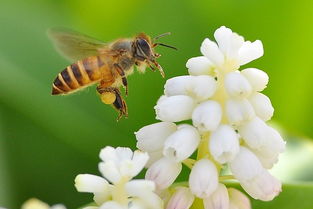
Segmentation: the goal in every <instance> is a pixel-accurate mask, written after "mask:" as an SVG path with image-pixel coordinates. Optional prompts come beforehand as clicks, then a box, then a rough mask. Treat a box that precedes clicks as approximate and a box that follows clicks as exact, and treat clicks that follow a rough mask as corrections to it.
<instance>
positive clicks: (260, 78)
mask: <svg viewBox="0 0 313 209" xmlns="http://www.w3.org/2000/svg"><path fill="white" fill-rule="evenodd" d="M240 72H241V74H242V75H243V76H245V77H246V79H247V80H248V81H249V83H250V85H251V86H252V88H253V90H254V91H263V90H264V89H265V88H266V85H267V83H268V80H269V78H268V75H267V74H266V73H265V72H264V71H262V70H259V69H256V68H247V69H244V70H242V71H240Z"/></svg>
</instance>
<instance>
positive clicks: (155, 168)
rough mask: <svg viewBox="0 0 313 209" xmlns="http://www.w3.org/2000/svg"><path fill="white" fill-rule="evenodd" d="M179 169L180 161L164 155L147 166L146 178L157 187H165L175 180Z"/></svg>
mask: <svg viewBox="0 0 313 209" xmlns="http://www.w3.org/2000/svg"><path fill="white" fill-rule="evenodd" d="M181 169H182V164H181V163H177V162H175V161H174V160H171V159H169V158H166V157H164V158H161V159H160V160H158V161H156V162H155V163H153V164H152V165H151V166H150V167H149V168H148V170H147V172H146V179H148V180H152V181H154V182H155V183H156V186H157V188H158V189H165V188H167V187H169V186H170V185H171V184H172V183H173V182H174V181H175V179H176V178H177V176H178V175H179V173H180V172H181Z"/></svg>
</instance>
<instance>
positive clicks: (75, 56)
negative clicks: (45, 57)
mask: <svg viewBox="0 0 313 209" xmlns="http://www.w3.org/2000/svg"><path fill="white" fill-rule="evenodd" d="M48 36H49V37H50V39H51V40H52V42H53V43H54V46H55V48H56V49H57V51H59V53H60V54H61V55H63V56H64V57H65V58H67V59H68V60H70V61H72V62H73V61H77V60H81V59H83V58H86V57H89V56H93V55H97V54H99V53H100V51H101V49H102V50H103V49H104V48H106V47H107V44H105V43H103V42H102V41H100V40H97V39H95V38H92V37H90V36H87V35H85V34H82V33H79V32H77V31H74V30H71V29H67V28H51V29H49V30H48Z"/></svg>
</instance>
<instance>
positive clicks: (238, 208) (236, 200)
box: [228, 188, 251, 209]
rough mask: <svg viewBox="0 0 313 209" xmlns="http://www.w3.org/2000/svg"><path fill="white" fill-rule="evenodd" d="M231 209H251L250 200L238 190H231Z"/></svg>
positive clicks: (229, 192) (229, 193)
mask: <svg viewBox="0 0 313 209" xmlns="http://www.w3.org/2000/svg"><path fill="white" fill-rule="evenodd" d="M228 195H229V209H251V203H250V200H249V198H248V197H247V196H246V195H244V194H243V193H242V192H240V191H239V190H237V189H234V188H229V189H228Z"/></svg>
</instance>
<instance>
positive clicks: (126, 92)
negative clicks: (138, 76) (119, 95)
mask: <svg viewBox="0 0 313 209" xmlns="http://www.w3.org/2000/svg"><path fill="white" fill-rule="evenodd" d="M114 67H115V69H116V71H117V73H118V74H119V75H120V76H121V77H122V82H123V86H124V87H125V94H126V96H127V95H128V83H127V78H126V75H125V72H124V70H123V69H122V68H121V66H120V65H119V64H117V63H115V64H114Z"/></svg>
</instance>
